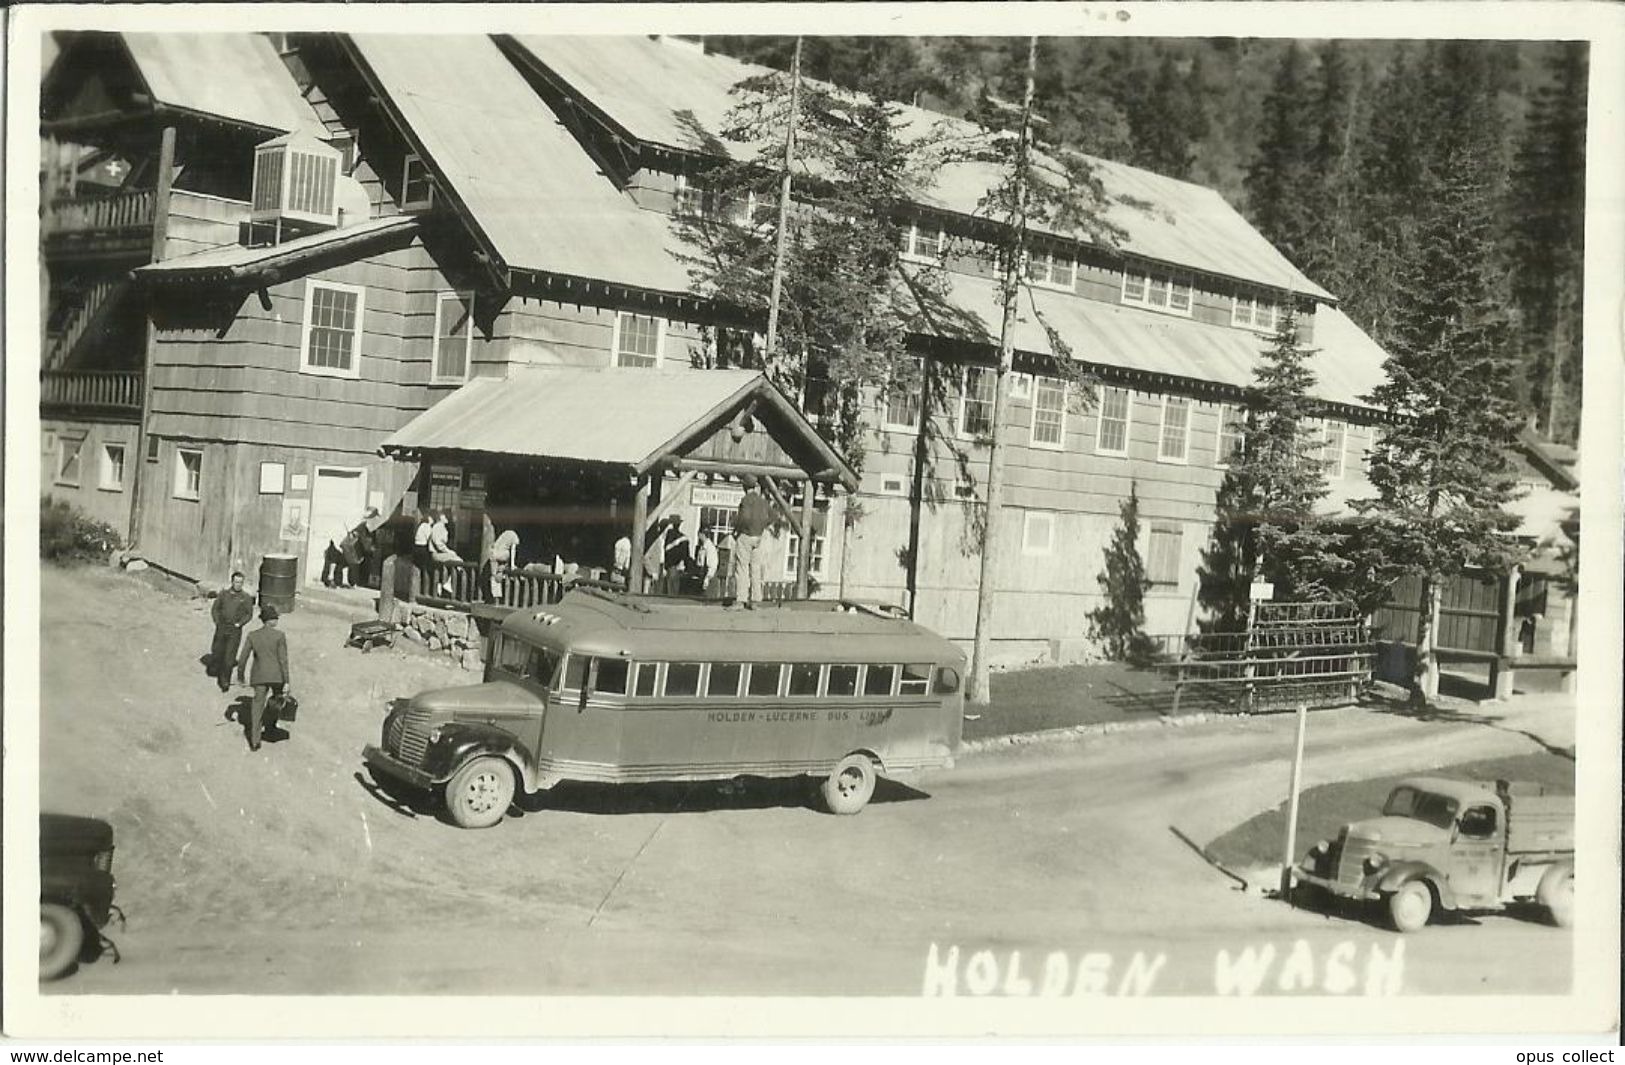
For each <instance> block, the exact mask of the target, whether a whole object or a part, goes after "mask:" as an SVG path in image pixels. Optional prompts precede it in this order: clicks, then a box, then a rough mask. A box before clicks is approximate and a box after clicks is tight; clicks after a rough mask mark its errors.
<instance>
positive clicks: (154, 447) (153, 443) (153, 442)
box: [147, 433, 161, 462]
mask: <svg viewBox="0 0 1625 1065" xmlns="http://www.w3.org/2000/svg"><path fill="white" fill-rule="evenodd" d="M160 443H161V441H160V440H159V439H158V438H157V437H156V436H153V435H152V434H151V433H148V434H147V461H148V462H157V461H158V446H159V444H160Z"/></svg>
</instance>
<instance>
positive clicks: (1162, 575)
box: [1145, 522, 1185, 585]
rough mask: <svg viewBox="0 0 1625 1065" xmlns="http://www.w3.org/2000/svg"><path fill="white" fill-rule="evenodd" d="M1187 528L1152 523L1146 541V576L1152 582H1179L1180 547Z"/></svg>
mask: <svg viewBox="0 0 1625 1065" xmlns="http://www.w3.org/2000/svg"><path fill="white" fill-rule="evenodd" d="M1184 534H1185V530H1184V529H1183V528H1181V527H1180V526H1178V525H1168V524H1164V523H1162V522H1152V523H1151V535H1150V537H1149V538H1148V539H1147V541H1146V552H1145V576H1146V579H1147V580H1149V581H1150V582H1151V583H1152V584H1172V585H1178V584H1179V548H1180V545H1181V543H1182V541H1183V540H1184Z"/></svg>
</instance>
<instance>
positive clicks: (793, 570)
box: [784, 531, 826, 581]
mask: <svg viewBox="0 0 1625 1065" xmlns="http://www.w3.org/2000/svg"><path fill="white" fill-rule="evenodd" d="M785 544H786V551H785V556H784V579H785V580H787V581H793V580H797V579H799V578H800V576H801V534H800V533H799V532H794V531H792V532H791V533H790V535H789V536H788V537H787V538H786V539H785ZM825 547H826V540H825V537H823V536H820V535H818V534H817V533H814V534H813V538H812V558H811V559H809V560H808V561H809V562H810V563H811V564H810V565H809V566H808V567H807V572H808V573H809V574H811V575H812V576H813V577H815V578H817V579H818V580H823V579H824V550H825Z"/></svg>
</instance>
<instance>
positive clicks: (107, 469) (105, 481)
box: [100, 444, 124, 492]
mask: <svg viewBox="0 0 1625 1065" xmlns="http://www.w3.org/2000/svg"><path fill="white" fill-rule="evenodd" d="M100 484H101V487H102V488H103V489H105V490H107V491H109V492H122V491H124V445H123V444H103V445H102V475H101V481H100Z"/></svg>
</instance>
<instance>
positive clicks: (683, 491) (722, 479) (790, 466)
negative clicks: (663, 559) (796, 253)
mask: <svg viewBox="0 0 1625 1065" xmlns="http://www.w3.org/2000/svg"><path fill="white" fill-rule="evenodd" d="M380 451H381V453H383V454H384V455H386V456H389V457H392V458H396V459H400V460H405V461H413V462H417V463H418V464H419V466H420V472H419V476H418V480H417V482H416V485H415V486H414V490H413V491H411V492H409V493H407V496H406V498H405V499H404V500H403V504H402V510H403V520H402V523H401V524H402V528H403V529H404V526H405V525H406V524H407V523H408V522H410V523H411V524H412V525H414V526H415V525H416V523H417V521H418V519H419V518H420V516H423V515H431V514H435V513H444V514H446V515H447V517H448V520H449V525H450V530H451V538H450V542H451V545H452V547H453V548H454V549H455V551H456V553H457V554H458V555H459V556H460V557H461V559H462V561H461V562H453V563H450V564H448V565H445V566H444V567H437V569H436V571H435V573H434V574H433V575H432V579H431V580H429V581H426V582H424V586H423V588H422V589H421V593H420V594H421V597H422V598H424V599H426V600H429V601H436V600H438V601H443V602H445V603H447V604H448V605H457V606H467V605H469V604H472V603H475V602H479V601H482V600H486V599H492V600H495V601H497V602H504V603H507V604H508V605H512V606H529V605H533V604H535V603H540V602H549V601H552V600H554V599H556V598H557V597H558V595H559V594H561V593H562V591H563V589H564V587H565V586H566V585H567V584H568V583H569V582H571V581H573V580H582V579H599V580H609V579H620V580H624V582H625V583H626V584H627V585H628V586H629V587H630V588H631V589H633V590H637V591H658V590H659V589H655V588H652V587H651V586H650V582H649V581H648V579H647V578H648V576H649V574H648V567H647V565H646V560H645V553H646V550H647V548H648V547H649V546H650V544H651V543H652V539H653V538H654V537H655V536H657V535H658V534H659V532H660V530H661V528H662V526H663V524H664V523H665V522H666V521H667V520H668V519H669V518H677V519H679V520H680V521H681V529H682V531H683V533H684V534H685V535H687V536H689V537H691V538H697V536H698V534H699V532H700V530H701V529H702V528H703V529H705V530H706V531H707V532H708V533H710V534H711V536H712V537H713V539H714V541H715V543H716V546H717V548H718V554H719V559H718V561H719V565H718V567H717V573H716V577H717V578H720V579H718V580H713V581H712V582H711V584H710V585H709V586H708V587H707V588H705V589H703V592H704V593H708V594H711V595H713V596H717V597H726V596H729V595H731V594H732V589H731V588H729V587H728V586H727V581H726V578H727V576H728V572H729V569H728V559H729V553H730V552H731V548H732V542H731V541H732V521H733V513H734V510H735V508H736V507H737V505H738V500H739V498H740V496H742V494H743V487H742V483H741V482H742V479H743V478H744V477H745V476H746V475H752V476H754V477H756V478H757V479H758V480H759V481H760V483H761V485H762V487H763V492H764V495H765V496H766V497H767V500H768V502H769V504H770V507H771V509H772V511H773V513H774V517H775V519H776V526H775V531H776V536H775V537H774V540H775V543H776V546H777V551H778V556H777V557H778V559H779V560H780V562H781V565H782V569H778V570H775V571H774V572H772V573H770V577H771V576H775V575H776V574H779V573H782V575H783V583H782V585H781V586H780V588H779V590H778V593H777V594H778V595H779V596H780V597H791V596H794V597H806V596H808V595H809V594H811V592H812V591H813V589H814V580H815V577H816V573H817V572H818V569H819V566H818V562H819V561H820V560H821V558H822V557H827V555H828V553H829V551H830V546H831V545H830V535H831V530H832V529H833V528H834V526H835V524H836V523H835V522H833V521H832V520H831V513H832V511H833V510H835V509H836V508H838V506H839V501H838V496H839V494H840V491H841V489H845V490H846V491H848V492H850V491H852V490H854V489H855V488H856V486H857V477H856V475H855V474H854V473H853V471H852V469H851V467H850V466H849V465H848V464H847V463H846V461H845V460H844V459H843V458H842V457H841V456H840V455H839V454H838V453H837V452H836V451H835V450H834V449H833V448H832V447H831V446H830V445H829V444H828V443H827V442H826V441H825V440H824V439H823V438H822V437H820V436H819V435H818V433H817V431H816V430H815V429H814V428H813V426H812V425H811V424H810V423H809V422H808V421H807V419H806V418H805V417H804V416H803V415H802V413H801V412H800V411H799V410H798V409H796V407H795V406H794V404H792V403H790V402H789V401H788V400H787V399H786V398H785V397H784V395H783V394H782V393H780V392H779V391H778V389H777V388H775V387H774V386H773V385H772V383H771V382H769V381H768V380H767V378H766V377H765V376H763V375H762V374H761V373H760V372H758V371H753V370H701V371H696V370H654V369H643V368H628V367H598V368H584V367H565V366H545V367H525V368H518V369H515V370H513V371H512V372H511V373H510V375H509V376H507V377H502V378H496V377H491V378H476V379H475V380H473V381H470V382H469V383H468V384H465V385H463V386H462V387H461V388H459V389H458V390H457V391H456V392H454V393H452V394H451V395H450V396H448V397H446V398H445V399H443V400H442V401H440V402H439V403H437V404H436V405H435V406H434V407H432V408H430V409H429V410H428V411H426V412H425V413H423V414H422V415H420V416H418V417H417V418H416V419H414V420H413V421H412V422H410V423H409V424H407V425H406V426H404V427H403V428H401V429H400V430H399V431H397V432H396V433H394V434H393V435H391V436H390V437H389V439H387V440H386V441H385V442H384V443H383V445H382V446H381V447H380ZM508 532H512V533H513V534H514V535H515V537H516V538H517V540H518V551H517V566H516V570H515V572H514V573H513V575H512V576H511V578H510V579H508V580H505V581H503V582H501V587H500V589H487V588H486V587H485V584H484V582H482V581H481V580H480V577H479V575H480V571H481V568H482V567H483V565H484V563H485V561H486V559H487V558H488V557H489V553H490V550H491V546H492V544H493V542H495V540H496V539H497V537H499V536H501V535H502V534H504V533H508ZM621 540H625V541H626V543H625V544H623V545H622V548H623V550H627V549H629V551H628V553H629V556H630V558H629V563H630V564H629V567H628V570H629V572H627V573H626V575H625V577H624V578H623V577H622V575H621V573H620V572H617V570H616V566H615V561H616V547H617V542H618V541H621ZM400 542H401V539H400V538H399V537H397V543H398V544H399V543H400ZM405 543H406V544H408V545H409V544H410V538H409V537H407V538H406V540H405ZM820 551H822V552H824V555H823V556H820V554H819V553H820ZM650 555H651V559H658V557H659V551H658V549H657V550H656V551H654V552H651V553H650ZM398 565H399V563H398Z"/></svg>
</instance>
